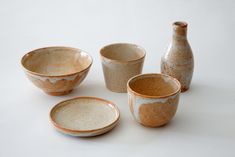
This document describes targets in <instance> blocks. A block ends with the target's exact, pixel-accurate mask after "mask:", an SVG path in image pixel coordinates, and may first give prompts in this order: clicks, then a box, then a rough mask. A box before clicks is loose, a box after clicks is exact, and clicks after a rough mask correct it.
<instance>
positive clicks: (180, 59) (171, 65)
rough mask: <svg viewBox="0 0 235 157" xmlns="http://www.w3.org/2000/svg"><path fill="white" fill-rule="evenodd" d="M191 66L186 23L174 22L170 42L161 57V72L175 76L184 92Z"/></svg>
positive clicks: (190, 51) (187, 86)
mask: <svg viewBox="0 0 235 157" xmlns="http://www.w3.org/2000/svg"><path fill="white" fill-rule="evenodd" d="M193 68H194V59H193V53H192V50H191V47H190V45H189V43H188V40H187V23H185V22H174V23H173V39H172V42H171V43H170V46H169V48H168V51H167V52H166V53H165V54H164V56H163V57H162V59H161V73H163V74H167V75H170V76H172V77H174V78H177V79H178V80H179V81H180V83H181V91H182V92H184V91H187V90H188V89H189V86H190V83H191V80H192V76H193Z"/></svg>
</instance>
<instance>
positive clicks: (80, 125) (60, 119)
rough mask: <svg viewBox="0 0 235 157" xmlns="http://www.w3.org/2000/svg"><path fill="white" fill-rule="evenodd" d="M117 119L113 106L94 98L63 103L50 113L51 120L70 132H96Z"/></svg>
mask: <svg viewBox="0 0 235 157" xmlns="http://www.w3.org/2000/svg"><path fill="white" fill-rule="evenodd" d="M118 117H119V112H118V110H117V109H116V108H115V107H114V105H113V104H110V103H109V102H107V101H104V100H102V99H96V98H89V97H80V98H75V99H71V100H68V101H64V102H62V103H60V104H59V105H57V106H55V107H54V108H53V109H52V112H51V118H52V120H53V121H54V122H55V123H56V124H58V125H59V126H60V127H62V128H65V129H70V130H80V131H82V130H96V129H100V128H103V127H106V126H108V125H110V124H112V123H113V122H115V121H116V120H117V119H118Z"/></svg>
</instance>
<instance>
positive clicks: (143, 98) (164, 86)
mask: <svg viewBox="0 0 235 157" xmlns="http://www.w3.org/2000/svg"><path fill="white" fill-rule="evenodd" d="M180 88H181V85H180V82H179V81H178V80H177V79H175V78H173V77H171V76H168V75H164V74H142V75H137V76H135V77H133V78H131V79H130V80H129V81H128V83H127V90H128V103H129V106H130V110H131V113H132V115H133V117H134V118H135V120H136V121H137V122H139V123H141V124H143V125H145V126H149V127H157V126H161V125H164V124H166V123H168V122H169V121H170V120H171V119H172V118H173V116H174V115H175V113H176V110H177V106H178V103H179V97H180Z"/></svg>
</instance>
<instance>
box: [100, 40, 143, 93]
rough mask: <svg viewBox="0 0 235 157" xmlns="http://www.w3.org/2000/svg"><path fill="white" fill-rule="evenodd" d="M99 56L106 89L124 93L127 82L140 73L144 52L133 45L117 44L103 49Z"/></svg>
mask: <svg viewBox="0 0 235 157" xmlns="http://www.w3.org/2000/svg"><path fill="white" fill-rule="evenodd" d="M100 56H101V61H102V67H103V73H104V79H105V84H106V87H107V88H108V89H109V90H111V91H113V92H120V93H126V92H127V89H126V83H127V81H128V80H129V79H130V78H131V77H133V76H135V75H138V74H140V73H141V72H142V67H143V64H144V58H145V50H144V49H143V48H141V47H140V46H138V45H135V44H129V43H117V44H111V45H107V46H105V47H103V48H102V49H101V50H100Z"/></svg>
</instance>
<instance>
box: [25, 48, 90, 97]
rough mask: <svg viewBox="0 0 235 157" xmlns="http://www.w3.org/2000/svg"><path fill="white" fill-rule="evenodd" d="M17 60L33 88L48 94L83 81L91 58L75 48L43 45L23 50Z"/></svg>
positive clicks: (63, 90) (67, 90)
mask: <svg viewBox="0 0 235 157" xmlns="http://www.w3.org/2000/svg"><path fill="white" fill-rule="evenodd" d="M21 63H22V65H23V67H24V70H25V72H26V74H27V76H28V78H29V79H30V80H31V81H32V82H33V83H34V84H35V85H36V86H37V87H39V88H40V89H42V90H43V91H44V92H46V93H48V94H50V95H65V94H68V93H69V92H71V91H72V90H73V88H75V87H76V86H77V85H79V84H80V83H81V82H82V81H83V80H84V78H85V77H86V75H87V73H88V71H89V69H90V66H91V64H92V58H91V57H90V56H89V55H88V54H87V53H85V52H83V51H82V50H79V49H75V48H69V47H47V48H41V49H37V50H34V51H31V52H29V53H27V54H26V55H25V56H24V57H23V58H22V60H21Z"/></svg>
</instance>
